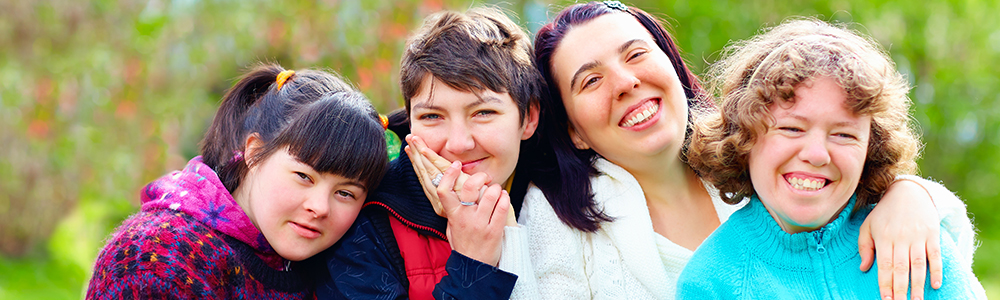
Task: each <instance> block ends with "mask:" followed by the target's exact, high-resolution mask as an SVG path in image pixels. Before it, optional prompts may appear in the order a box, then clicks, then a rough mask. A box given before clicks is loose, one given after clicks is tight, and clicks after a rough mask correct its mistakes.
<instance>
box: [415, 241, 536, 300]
mask: <svg viewBox="0 0 1000 300" xmlns="http://www.w3.org/2000/svg"><path fill="white" fill-rule="evenodd" d="M445 269H446V270H447V271H448V275H445V276H444V277H443V278H441V282H438V284H437V285H435V286H434V292H433V295H434V299H510V293H511V292H513V291H514V282H516V281H517V275H514V274H511V273H508V272H504V271H503V270H500V269H499V268H497V267H494V266H491V265H487V264H484V263H482V262H480V261H478V260H475V259H471V258H469V257H467V256H465V255H462V254H461V253H458V252H455V251H454V250H452V251H451V255H450V256H448V262H447V263H446V265H445Z"/></svg>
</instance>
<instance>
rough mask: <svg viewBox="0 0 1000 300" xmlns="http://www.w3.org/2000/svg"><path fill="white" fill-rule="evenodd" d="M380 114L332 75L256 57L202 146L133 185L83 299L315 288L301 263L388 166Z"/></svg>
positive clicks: (300, 293) (248, 294)
mask: <svg viewBox="0 0 1000 300" xmlns="http://www.w3.org/2000/svg"><path fill="white" fill-rule="evenodd" d="M384 130H385V122H384V121H383V119H382V118H380V117H379V115H378V114H377V113H376V111H375V109H374V108H373V107H372V105H371V103H369V102H368V100H367V99H365V97H364V96H363V95H362V94H361V93H359V92H357V91H355V90H354V89H353V88H352V87H351V86H350V85H349V84H347V83H346V82H344V81H343V80H342V79H340V78H339V77H338V76H337V75H335V74H331V73H327V72H322V71H314V70H302V71H298V72H296V71H292V70H284V69H283V68H281V67H280V66H277V65H260V66H257V67H255V68H253V69H252V70H251V71H249V72H248V73H246V74H245V75H243V77H242V78H241V79H240V80H239V82H237V83H236V85H234V86H233V87H232V88H231V89H230V90H229V91H228V92H227V93H226V95H225V96H224V97H223V99H222V104H221V106H220V108H219V110H218V112H217V113H216V116H215V119H214V121H213V122H212V125H211V127H210V128H209V130H208V132H207V133H206V134H205V138H204V140H203V141H202V148H201V153H202V155H201V156H197V157H195V158H193V159H191V161H189V162H188V164H187V166H186V167H184V169H183V170H180V171H174V172H171V173H169V174H167V175H165V176H163V177H161V178H160V179H157V180H155V181H153V182H152V183H150V184H149V185H147V186H146V187H145V188H143V189H142V192H141V197H142V207H141V209H140V211H139V212H138V213H136V214H135V215H133V216H131V217H129V218H128V219H127V220H125V221H124V222H123V223H122V225H121V226H120V227H119V228H118V229H117V230H116V231H115V232H114V233H113V234H112V235H111V236H110V238H109V239H108V242H107V245H105V247H104V249H102V251H101V253H100V254H99V256H98V258H97V262H96V265H95V267H94V274H93V277H92V279H91V281H90V286H89V288H88V290H87V298H88V299H144V298H180V299H195V298H197V299H230V298H251V299H303V298H314V297H315V296H314V290H315V288H314V283H313V282H314V281H316V280H318V278H317V277H316V274H323V272H315V273H314V272H313V271H312V270H311V269H310V268H309V267H308V266H310V265H316V264H309V263H301V262H302V261H303V260H306V259H308V258H310V257H312V256H314V255H316V254H317V253H319V252H320V251H322V250H323V249H326V248H328V247H330V246H331V245H333V244H334V243H335V242H337V240H339V239H340V238H341V236H343V234H344V232H345V231H347V229H348V228H349V227H350V225H351V223H353V222H354V219H355V218H356V217H357V215H358V212H359V211H360V209H361V205H362V203H364V201H365V198H366V196H367V194H368V192H369V191H370V190H373V189H374V188H375V187H376V185H377V184H378V182H379V181H380V180H381V178H382V176H383V174H384V172H385V169H386V164H387V153H386V143H385V140H384V138H383V135H384Z"/></svg>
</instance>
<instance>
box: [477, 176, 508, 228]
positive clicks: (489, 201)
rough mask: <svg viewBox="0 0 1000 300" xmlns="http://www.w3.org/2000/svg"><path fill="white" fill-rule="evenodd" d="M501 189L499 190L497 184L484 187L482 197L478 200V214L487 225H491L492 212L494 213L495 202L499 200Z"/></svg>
mask: <svg viewBox="0 0 1000 300" xmlns="http://www.w3.org/2000/svg"><path fill="white" fill-rule="evenodd" d="M502 191H503V188H500V185H499V184H494V185H491V186H489V187H486V190H485V191H483V196H482V197H480V198H479V207H480V209H479V212H480V217H481V218H483V220H486V221H487V223H492V222H493V221H492V220H493V216H494V212H495V211H496V207H497V202H499V200H500V195H502V194H503V193H501V192H502Z"/></svg>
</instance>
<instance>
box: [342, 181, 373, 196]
mask: <svg viewBox="0 0 1000 300" xmlns="http://www.w3.org/2000/svg"><path fill="white" fill-rule="evenodd" d="M344 184H346V185H353V186H356V187H358V188H359V189H361V190H362V191H365V193H367V192H368V188H367V187H365V185H364V184H361V182H359V181H348V182H345V183H344Z"/></svg>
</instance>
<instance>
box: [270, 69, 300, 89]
mask: <svg viewBox="0 0 1000 300" xmlns="http://www.w3.org/2000/svg"><path fill="white" fill-rule="evenodd" d="M292 75H295V70H284V71H281V73H278V78H277V79H275V80H274V84H277V85H278V87H277V88H276V89H275V90H279V91H280V90H281V86H283V85H285V81H286V80H288V78H291V77H292Z"/></svg>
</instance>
